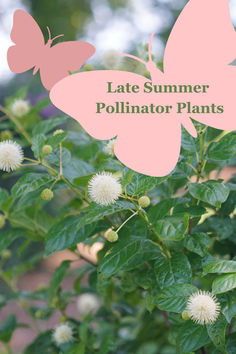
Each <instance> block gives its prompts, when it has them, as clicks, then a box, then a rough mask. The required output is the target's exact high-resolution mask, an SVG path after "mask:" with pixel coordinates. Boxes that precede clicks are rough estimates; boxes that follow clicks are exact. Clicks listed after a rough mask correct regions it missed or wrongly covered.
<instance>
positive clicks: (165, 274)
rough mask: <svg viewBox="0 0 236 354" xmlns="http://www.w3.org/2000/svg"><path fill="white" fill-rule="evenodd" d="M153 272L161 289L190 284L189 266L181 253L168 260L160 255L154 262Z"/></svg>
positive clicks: (190, 272) (190, 273)
mask: <svg viewBox="0 0 236 354" xmlns="http://www.w3.org/2000/svg"><path fill="white" fill-rule="evenodd" d="M154 270H155V274H156V278H157V281H158V283H159V285H160V287H161V288H165V287H167V286H169V285H172V284H175V283H191V279H192V270H191V266H190V263H189V261H188V258H187V257H186V256H185V255H184V254H183V253H177V252H176V253H174V254H173V255H172V257H171V258H170V259H168V258H166V257H164V256H162V255H161V256H160V257H159V258H158V259H157V260H156V261H155V265H154Z"/></svg>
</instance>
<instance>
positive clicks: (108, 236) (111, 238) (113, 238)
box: [105, 230, 118, 242]
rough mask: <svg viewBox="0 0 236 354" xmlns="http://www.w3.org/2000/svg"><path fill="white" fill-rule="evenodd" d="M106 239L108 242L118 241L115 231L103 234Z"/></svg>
mask: <svg viewBox="0 0 236 354" xmlns="http://www.w3.org/2000/svg"><path fill="white" fill-rule="evenodd" d="M105 236H106V239H107V241H109V242H116V241H117V240H118V233H117V232H116V231H113V230H108V231H107V232H106V233H105Z"/></svg>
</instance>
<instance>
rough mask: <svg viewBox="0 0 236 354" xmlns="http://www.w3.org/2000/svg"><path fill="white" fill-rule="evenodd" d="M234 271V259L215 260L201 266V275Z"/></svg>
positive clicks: (235, 267) (235, 268) (235, 263)
mask: <svg viewBox="0 0 236 354" xmlns="http://www.w3.org/2000/svg"><path fill="white" fill-rule="evenodd" d="M234 272H235V273H236V261H225V260H223V259H222V260H217V261H214V262H212V263H210V264H207V265H206V266H205V267H204V268H203V275H206V274H208V273H234Z"/></svg>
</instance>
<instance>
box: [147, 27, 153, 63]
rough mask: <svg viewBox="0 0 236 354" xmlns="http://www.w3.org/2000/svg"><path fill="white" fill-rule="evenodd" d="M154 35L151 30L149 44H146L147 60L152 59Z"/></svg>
mask: <svg viewBox="0 0 236 354" xmlns="http://www.w3.org/2000/svg"><path fill="white" fill-rule="evenodd" d="M153 37H154V32H152V34H151V37H150V39H149V45H148V56H149V61H152V40H153Z"/></svg>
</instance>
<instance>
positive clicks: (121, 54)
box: [119, 53, 147, 65]
mask: <svg viewBox="0 0 236 354" xmlns="http://www.w3.org/2000/svg"><path fill="white" fill-rule="evenodd" d="M119 56H122V57H128V58H131V59H134V60H137V61H139V62H140V63H142V64H144V65H146V64H147V63H146V62H145V61H144V60H142V59H140V58H138V57H136V56H134V55H131V54H126V53H119Z"/></svg>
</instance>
